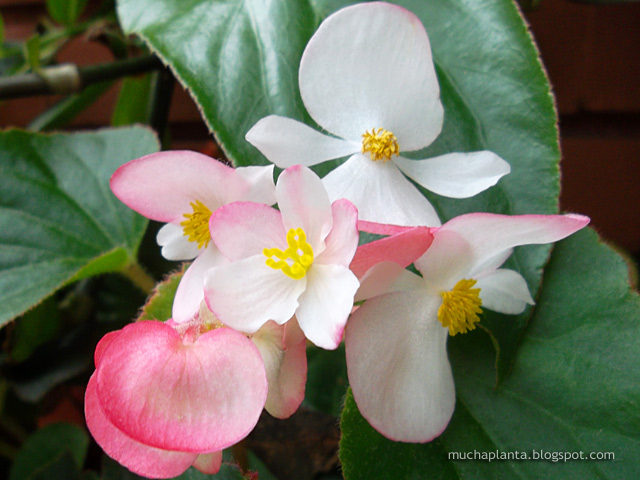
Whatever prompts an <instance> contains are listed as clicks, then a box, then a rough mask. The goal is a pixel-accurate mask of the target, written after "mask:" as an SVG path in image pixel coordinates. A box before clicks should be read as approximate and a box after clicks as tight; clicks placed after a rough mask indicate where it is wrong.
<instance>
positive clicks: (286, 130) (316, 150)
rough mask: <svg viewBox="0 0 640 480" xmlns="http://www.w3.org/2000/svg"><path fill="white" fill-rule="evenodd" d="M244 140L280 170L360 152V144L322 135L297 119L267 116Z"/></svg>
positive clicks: (314, 163) (252, 128)
mask: <svg viewBox="0 0 640 480" xmlns="http://www.w3.org/2000/svg"><path fill="white" fill-rule="evenodd" d="M245 138H246V140H247V141H248V142H249V143H250V144H251V145H253V146H254V147H256V148H257V149H258V150H260V152H261V153H262V154H263V155H264V156H265V157H267V158H268V159H269V161H271V162H273V163H275V164H276V165H277V166H279V167H281V168H287V167H291V166H293V165H298V164H300V165H306V166H311V165H316V164H317V163H322V162H325V161H327V160H331V159H334V158H340V157H346V156H347V155H351V154H353V153H355V152H358V151H360V149H361V148H362V142H349V141H346V140H342V139H340V138H335V137H330V136H328V135H324V134H322V133H320V132H318V131H317V130H314V129H313V128H311V127H309V126H307V125H305V124H304V123H302V122H299V121H297V120H292V119H290V118H286V117H280V116H278V115H269V116H268V117H265V118H263V119H261V120H260V121H258V123H256V124H255V125H254V126H253V127H251V130H249V131H248V132H247V135H246V137H245Z"/></svg>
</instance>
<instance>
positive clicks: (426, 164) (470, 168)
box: [393, 150, 511, 198]
mask: <svg viewBox="0 0 640 480" xmlns="http://www.w3.org/2000/svg"><path fill="white" fill-rule="evenodd" d="M393 161H394V162H395V164H396V165H398V167H399V168H400V170H402V172H403V173H404V174H405V175H406V176H408V177H409V178H411V179H413V180H414V181H415V182H416V183H418V184H420V185H422V186H423V187H424V188H426V189H427V190H430V191H432V192H434V193H437V194H438V195H442V196H445V197H451V198H468V197H473V196H474V195H476V194H478V193H480V192H483V191H484V190H486V189H487V188H489V187H492V186H494V185H495V184H496V183H498V180H500V178H502V177H503V176H505V175H506V174H508V173H509V172H510V171H511V167H510V165H509V164H508V163H507V162H505V161H504V160H503V159H502V158H500V157H499V156H498V155H496V154H495V153H493V152H489V151H486V150H485V151H481V152H471V153H448V154H446V155H441V156H439V157H434V158H429V159H426V160H409V159H407V158H403V157H398V158H393Z"/></svg>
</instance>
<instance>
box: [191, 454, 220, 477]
mask: <svg viewBox="0 0 640 480" xmlns="http://www.w3.org/2000/svg"><path fill="white" fill-rule="evenodd" d="M221 465H222V452H213V453H202V454H200V455H198V456H197V458H196V460H195V461H194V462H193V468H195V469H196V470H198V471H200V472H202V473H205V474H207V475H213V474H214V473H218V471H220V466H221Z"/></svg>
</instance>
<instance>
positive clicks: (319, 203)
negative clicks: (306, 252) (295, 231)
mask: <svg viewBox="0 0 640 480" xmlns="http://www.w3.org/2000/svg"><path fill="white" fill-rule="evenodd" d="M276 198H277V199H278V207H279V208H280V212H281V213H282V221H283V222H284V226H285V229H286V230H287V231H288V230H289V229H291V228H302V229H303V230H304V232H305V234H306V236H307V242H309V244H310V245H311V248H313V253H314V254H315V256H318V255H319V254H320V253H322V251H323V250H324V248H325V246H324V240H325V238H326V236H327V235H328V234H329V231H330V230H331V227H332V226H333V217H332V215H331V213H332V212H331V202H329V197H328V195H327V191H326V190H325V188H324V186H323V185H322V181H321V180H320V178H319V177H318V176H317V175H316V174H315V173H313V172H312V171H311V170H309V169H308V168H307V167H304V166H302V165H295V166H293V167H289V168H287V169H286V170H285V171H284V172H282V173H281V174H280V177H279V178H278V183H277V184H276Z"/></svg>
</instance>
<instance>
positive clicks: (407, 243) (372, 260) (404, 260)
mask: <svg viewBox="0 0 640 480" xmlns="http://www.w3.org/2000/svg"><path fill="white" fill-rule="evenodd" d="M432 241H433V235H432V234H431V232H430V231H429V228H427V227H415V228H411V229H408V230H405V231H404V232H402V233H398V234H396V235H392V236H390V237H386V238H381V239H380V240H376V241H374V242H371V243H367V244H365V245H361V246H359V247H358V250H357V251H356V254H355V256H354V257H353V261H352V262H351V265H350V266H349V268H351V271H352V272H353V273H355V274H356V276H357V277H358V278H361V277H362V276H363V275H364V274H365V273H366V272H367V270H369V269H370V268H371V267H372V266H374V265H376V264H378V263H381V262H395V263H397V264H398V265H400V266H401V267H402V268H404V267H407V266H409V265H411V264H412V263H413V262H415V261H416V259H418V258H419V257H420V256H421V255H422V254H423V253H424V252H425V251H426V250H427V248H429V245H431V242H432Z"/></svg>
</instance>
